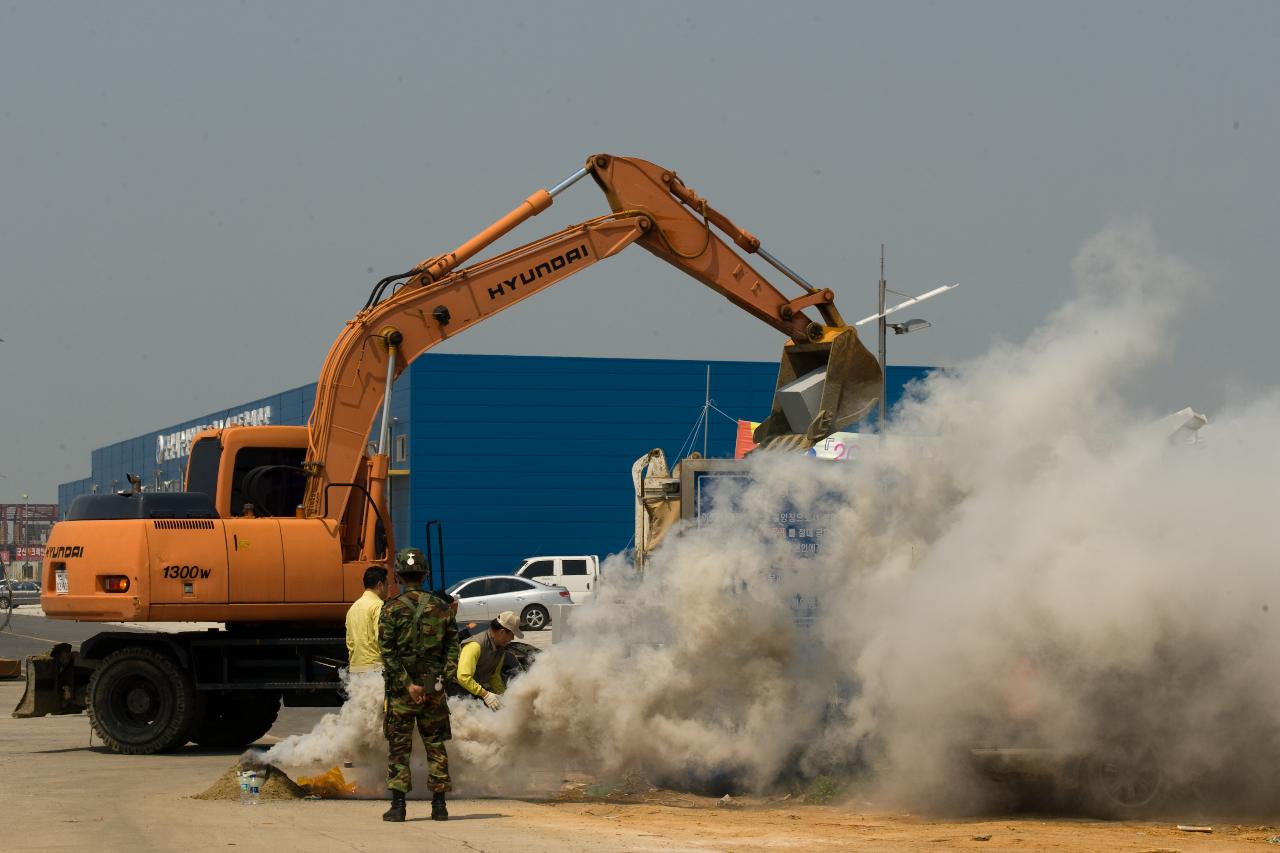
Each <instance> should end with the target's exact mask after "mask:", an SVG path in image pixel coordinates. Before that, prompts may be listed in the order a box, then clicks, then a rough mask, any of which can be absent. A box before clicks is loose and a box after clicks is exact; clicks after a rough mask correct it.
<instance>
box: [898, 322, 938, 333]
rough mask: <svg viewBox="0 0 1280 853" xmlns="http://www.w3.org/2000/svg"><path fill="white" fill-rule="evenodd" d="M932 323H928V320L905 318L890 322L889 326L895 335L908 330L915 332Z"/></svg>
mask: <svg viewBox="0 0 1280 853" xmlns="http://www.w3.org/2000/svg"><path fill="white" fill-rule="evenodd" d="M932 325H933V324H932V323H930V322H929V321H928V320H920V319H915V320H907V321H905V322H902V323H890V324H889V328H890V329H893V333H894V334H895V335H905V334H907V333H908V332H915V331H918V330H920V329H927V328H929V327H930V326H932Z"/></svg>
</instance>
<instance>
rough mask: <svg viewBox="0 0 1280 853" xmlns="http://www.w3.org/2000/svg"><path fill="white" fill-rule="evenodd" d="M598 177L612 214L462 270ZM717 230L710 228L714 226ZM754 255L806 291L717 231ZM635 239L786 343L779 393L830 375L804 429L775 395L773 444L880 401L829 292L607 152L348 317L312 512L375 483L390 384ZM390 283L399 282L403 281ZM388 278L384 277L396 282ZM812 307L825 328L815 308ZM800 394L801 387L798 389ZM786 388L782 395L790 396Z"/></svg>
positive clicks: (327, 369) (650, 172)
mask: <svg viewBox="0 0 1280 853" xmlns="http://www.w3.org/2000/svg"><path fill="white" fill-rule="evenodd" d="M586 174H590V175H591V177H592V178H593V179H594V180H595V182H596V183H597V185H599V187H600V189H601V190H602V191H603V192H604V194H605V197H606V199H607V200H608V202H609V205H610V207H611V208H612V210H613V213H611V214H607V215H605V216H601V217H599V218H596V219H592V220H589V221H587V222H583V223H579V224H577V225H573V226H570V227H569V228H565V229H563V230H562V231H559V232H557V233H555V234H552V235H550V236H548V237H545V238H543V239H541V240H537V241H535V242H533V243H528V244H526V245H524V246H520V247H519V248H516V249H512V250H511V251H508V252H505V253H503V254H501V255H498V256H496V257H494V258H491V259H489V260H486V261H481V262H479V263H475V264H473V265H471V266H468V267H462V266H461V265H462V264H464V263H465V262H466V261H467V260H469V259H471V258H472V257H474V256H475V255H476V254H478V253H479V252H481V251H483V250H484V248H486V247H487V246H489V245H491V244H492V243H493V242H494V241H495V240H497V239H498V238H500V237H502V236H503V235H504V234H506V233H508V232H510V231H511V230H512V229H513V228H515V227H516V226H517V225H519V224H520V223H522V222H524V221H526V220H527V219H529V218H531V217H533V216H536V215H537V214H538V213H541V212H542V211H544V210H546V209H547V208H548V207H550V205H551V204H552V200H553V197H554V195H555V194H558V193H559V192H561V191H563V190H564V189H565V188H566V187H567V186H568V185H569V184H571V183H573V182H574V181H576V180H577V179H578V178H580V177H583V176H584V175H586ZM713 226H714V229H713ZM717 230H718V231H719V232H722V233H724V234H725V235H727V236H728V237H729V238H730V240H732V241H733V242H734V243H735V244H736V245H737V246H738V247H739V248H741V249H742V250H744V251H746V252H749V253H756V254H758V255H759V256H760V257H762V258H764V259H765V260H766V261H768V262H769V263H771V264H773V265H774V266H775V267H777V268H778V269H779V270H780V271H781V272H782V273H783V274H784V275H786V276H787V277H788V278H790V279H792V280H793V281H795V282H797V283H798V284H800V286H801V287H802V288H803V289H804V291H805V292H804V293H802V294H801V295H800V296H797V297H788V296H786V295H785V294H783V293H782V292H781V291H779V290H778V289H777V288H776V287H774V285H773V284H771V283H770V282H769V281H768V279H766V278H765V277H764V276H762V275H760V273H758V272H757V271H756V270H755V269H753V268H752V267H751V266H750V265H749V264H748V263H747V262H746V261H745V260H744V259H743V258H742V257H741V256H740V255H739V254H738V253H737V252H735V251H734V250H733V248H731V247H730V245H729V244H728V243H726V242H725V240H724V239H722V238H721V237H720V235H719V234H718V233H717ZM632 243H637V244H639V245H640V246H643V247H644V248H645V249H646V250H648V251H649V252H651V253H652V254H654V255H656V256H657V257H659V258H661V259H662V260H664V261H666V262H667V263H669V264H671V265H672V266H674V267H676V268H677V269H679V270H680V271H681V272H684V273H686V274H687V275H689V276H691V277H693V278H694V279H696V280H698V281H700V282H702V283H703V284H705V285H706V286H708V287H710V288H711V289H712V290H715V291H716V292H717V293H720V294H721V295H722V296H724V297H725V298H726V299H728V300H729V301H730V302H732V303H733V304H735V305H737V306H738V307H740V308H742V309H743V310H744V311H746V312H747V313H749V314H751V315H752V316H755V317H757V318H759V319H760V320H763V321H764V322H766V323H768V324H769V325H771V326H773V327H774V328H776V329H777V330H778V331H780V332H782V333H783V334H785V335H787V336H788V338H790V342H789V343H788V345H787V347H786V349H785V350H784V354H783V361H782V366H781V368H780V371H779V386H780V388H783V390H784V392H785V387H784V386H787V385H789V384H791V383H794V382H795V381H796V380H798V379H802V378H804V377H806V376H811V375H815V374H817V373H820V372H822V371H825V374H824V375H825V378H826V381H825V382H824V383H820V384H819V387H820V388H821V393H820V400H818V402H817V405H816V406H810V408H811V409H812V410H813V412H812V415H813V417H812V418H810V419H807V420H806V422H805V423H804V424H802V425H799V426H798V427H797V423H796V418H795V416H794V415H792V416H791V417H789V418H788V416H787V413H786V412H785V411H784V407H783V406H782V405H781V404H780V403H779V402H778V401H777V400H775V405H774V411H773V413H772V414H771V415H770V418H769V419H768V420H766V421H765V423H764V424H762V426H761V433H760V434H758V435H757V441H758V442H759V443H761V444H764V445H770V444H780V445H785V446H805V445H808V444H812V443H814V442H816V441H817V440H819V439H821V438H822V437H823V436H824V435H825V434H829V433H830V432H832V431H835V430H837V429H840V428H841V427H843V426H846V425H847V424H849V423H851V422H853V421H855V420H857V419H858V418H860V417H862V416H863V415H864V414H865V413H866V412H867V410H869V409H870V408H871V406H873V405H874V404H875V402H876V400H877V399H878V394H879V387H880V368H879V364H878V363H877V362H876V360H875V358H874V357H873V356H872V355H871V354H870V352H868V351H867V349H866V347H864V346H863V345H862V344H861V342H860V341H859V340H858V337H857V332H856V331H855V330H854V329H853V328H852V327H851V326H848V325H846V324H845V323H844V321H843V320H842V319H841V317H840V314H839V312H838V311H837V310H836V307H835V300H834V295H833V294H832V292H831V291H830V290H824V289H817V288H814V287H812V286H810V285H809V284H808V283H807V282H805V281H804V280H803V279H802V278H800V277H799V276H798V275H796V274H795V273H793V272H792V271H791V270H790V269H789V268H787V267H786V266H785V265H782V264H781V263H780V262H778V261H777V260H776V259H775V258H773V257H772V256H771V255H769V254H768V253H767V252H765V251H764V250H763V249H762V247H761V243H760V240H759V239H758V238H756V237H755V236H754V235H752V234H750V233H749V232H746V231H744V230H742V229H740V228H738V227H737V226H736V225H735V224H734V223H733V222H732V221H730V220H729V219H728V217H726V216H725V215H724V214H722V213H720V212H719V211H716V210H715V209H714V208H712V207H711V206H710V204H709V203H708V202H707V201H706V200H705V199H703V198H702V197H701V196H699V195H698V194H697V193H696V192H694V191H693V190H692V189H690V188H689V187H688V186H686V185H685V184H684V182H683V181H681V180H680V178H679V177H678V176H677V175H676V173H675V172H672V171H670V170H666V169H663V168H662V167H660V166H657V165H655V164H653V163H650V162H648V161H645V160H640V159H637V158H632V157H616V156H612V155H608V154H597V155H593V156H592V157H589V158H588V159H587V162H586V165H585V167H584V168H583V169H582V170H580V171H579V172H578V173H576V174H575V175H574V176H573V177H571V178H570V179H569V180H567V181H565V182H562V183H561V184H560V185H558V186H557V187H555V188H553V189H552V190H550V191H548V190H539V191H538V192H535V193H534V194H532V195H530V196H529V198H527V199H526V200H525V201H524V202H522V203H521V204H520V205H518V206H517V207H516V208H515V209H513V210H512V211H511V212H510V213H508V214H507V215H505V216H503V217H502V218H500V219H499V220H497V221H496V222H495V223H493V225H491V226H489V227H488V228H486V229H485V230H484V231H482V232H480V233H479V234H477V235H476V236H474V237H472V238H471V239H469V240H468V241H467V242H465V243H463V244H462V245H461V246H459V247H458V248H457V249H455V250H454V251H452V252H449V253H447V254H444V255H439V256H436V257H433V258H428V259H427V260H425V261H422V262H421V263H420V264H418V265H417V266H416V267H414V269H413V270H411V271H410V272H409V273H407V274H406V275H405V276H402V277H401V278H404V281H403V283H402V284H400V286H399V287H398V288H397V289H396V290H395V291H394V292H393V293H392V294H391V295H390V296H389V297H387V298H385V299H381V300H379V299H378V297H379V296H380V295H381V288H379V290H377V291H375V294H374V296H372V297H371V298H370V302H369V304H368V305H367V306H366V307H365V309H363V310H362V311H360V312H359V313H358V314H357V315H356V316H355V317H354V318H352V320H350V321H349V322H348V323H347V326H346V328H345V329H344V330H343V332H342V334H340V335H339V336H338V338H337V340H336V341H335V342H334V344H333V347H332V348H331V349H330V351H329V355H328V357H327V358H326V360H325V363H324V367H323V369H322V371H321V374H320V381H319V383H318V386H317V390H316V403H315V408H314V410H313V412H312V415H311V420H310V425H309V428H310V441H309V446H308V451H307V460H306V463H305V466H304V469H305V471H306V473H307V475H308V482H307V487H306V493H305V499H304V514H305V515H306V516H307V517H312V518H314V517H326V518H329V519H333V520H342V519H343V518H344V517H345V516H346V513H347V506H346V504H345V503H344V502H342V501H329V500H326V495H327V493H328V492H329V491H330V489H331V488H332V487H334V486H343V485H345V484H351V483H356V482H365V481H368V482H373V481H377V480H379V479H380V475H381V472H380V471H378V470H376V469H373V470H369V469H368V468H367V467H366V468H365V469H363V470H362V466H368V464H369V463H368V461H367V460H368V457H367V455H366V441H367V438H368V436H369V434H370V431H371V430H372V428H373V423H374V419H375V418H376V416H377V413H378V408H379V405H380V403H381V402H382V400H383V398H384V396H385V394H386V392H387V391H388V390H389V387H388V382H390V381H394V378H395V376H397V375H399V373H400V372H401V371H402V370H404V369H405V368H406V367H407V366H408V365H409V363H410V362H412V361H413V360H414V359H415V358H417V357H418V356H419V355H421V354H422V353H424V352H426V351H427V350H428V349H430V348H431V347H433V346H435V345H436V344H437V343H439V342H440V341H443V340H445V339H447V338H449V337H452V336H454V335H457V334H459V333H460V332H462V331H463V330H465V329H467V328H469V327H471V326H473V325H475V324H476V323H478V322H480V321H481V320H484V319H485V318H487V317H490V316H492V315H493V314H496V313H497V312H499V311H501V310H503V309H505V308H507V307H510V306H511V305H514V304H516V303H517V302H520V301H522V300H523V299H525V298H527V297H529V296H532V295H533V294H535V293H538V292H539V291H541V290H544V289H546V288H548V287H550V286H551V285H553V284H555V283H557V282H560V281H563V280H564V279H566V278H568V277H569V276H571V275H573V274H575V273H577V272H580V271H582V270H584V269H586V268H587V267H589V266H591V265H593V264H595V263H597V262H599V261H600V260H603V259H605V258H609V257H612V256H613V255H615V254H617V253H618V252H620V251H622V249H624V248H626V247H627V246H629V245H631V244H632ZM393 278H394V277H393ZM386 281H389V280H384V282H383V283H380V284H384V285H385V283H386ZM810 307H812V308H813V309H815V310H816V311H817V312H818V314H819V316H820V317H821V320H822V322H821V323H819V322H815V321H814V320H812V319H811V318H810V317H809V316H807V315H806V313H805V310H806V309H808V308H810ZM796 393H797V394H799V393H800V392H796ZM782 396H783V395H782V394H779V397H782Z"/></svg>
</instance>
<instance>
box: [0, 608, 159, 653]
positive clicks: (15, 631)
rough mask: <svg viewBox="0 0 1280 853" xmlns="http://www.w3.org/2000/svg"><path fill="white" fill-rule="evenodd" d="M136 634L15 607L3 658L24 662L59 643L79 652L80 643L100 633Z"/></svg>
mask: <svg viewBox="0 0 1280 853" xmlns="http://www.w3.org/2000/svg"><path fill="white" fill-rule="evenodd" d="M105 630H112V631H136V630H138V629H137V628H129V627H126V626H124V625H115V624H110V625H104V624H103V623H101V622H65V621H62V620H58V619H46V618H45V616H44V614H43V613H41V611H40V608H39V607H37V606H24V607H15V608H14V610H13V618H12V619H11V620H10V621H9V627H8V628H6V629H5V630H3V631H0V658H14V659H16V660H22V659H23V658H25V657H27V656H28V655H38V654H42V653H44V652H47V651H49V647H50V646H52V645H53V644H55V643H70V644H71V646H72V648H78V647H79V645H80V643H82V642H83V641H85V640H87V639H89V638H90V637H92V636H93V635H94V634H97V633H98V632H100V631H105Z"/></svg>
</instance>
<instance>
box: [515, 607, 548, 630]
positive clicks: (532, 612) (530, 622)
mask: <svg viewBox="0 0 1280 853" xmlns="http://www.w3.org/2000/svg"><path fill="white" fill-rule="evenodd" d="M520 622H521V624H523V625H524V627H526V628H528V629H529V630H530V631H541V630H542V629H544V628H546V627H547V626H548V625H550V624H551V614H550V613H548V612H547V608H545V607H543V606H542V605H541V604H530V605H529V606H528V607H526V608H525V609H524V610H523V611H521V613H520Z"/></svg>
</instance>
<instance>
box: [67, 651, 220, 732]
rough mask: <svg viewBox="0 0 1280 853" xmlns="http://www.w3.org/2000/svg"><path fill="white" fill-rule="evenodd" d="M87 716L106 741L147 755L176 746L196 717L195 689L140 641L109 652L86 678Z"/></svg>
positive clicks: (168, 661)
mask: <svg viewBox="0 0 1280 853" xmlns="http://www.w3.org/2000/svg"><path fill="white" fill-rule="evenodd" d="M86 705H87V708H88V711H89V721H90V722H91V723H92V725H93V729H94V731H96V732H97V733H98V736H99V737H100V738H102V740H103V742H104V743H106V745H107V746H109V747H111V748H112V749H113V750H115V751H116V752H121V753H124V754H126V755H150V754H152V753H155V752H163V751H164V750H167V749H173V748H175V747H179V746H182V745H183V744H184V743H186V742H187V736H188V734H189V733H190V731H191V728H192V726H193V725H194V724H195V722H196V716H197V703H196V689H195V684H194V683H193V681H192V679H191V676H190V674H189V673H186V672H183V671H182V670H180V669H178V665H177V664H176V663H175V662H174V661H173V659H171V658H170V657H169V656H167V655H165V654H162V653H161V652H158V651H156V650H155V649H150V648H147V647H145V646H131V647H128V648H123V649H120V650H119V651H116V652H112V653H111V654H109V655H107V657H106V658H105V659H104V660H103V661H102V664H101V665H100V666H99V667H98V668H97V669H95V670H94V671H93V675H92V676H91V677H90V678H89V691H88V701H87V702H86Z"/></svg>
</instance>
